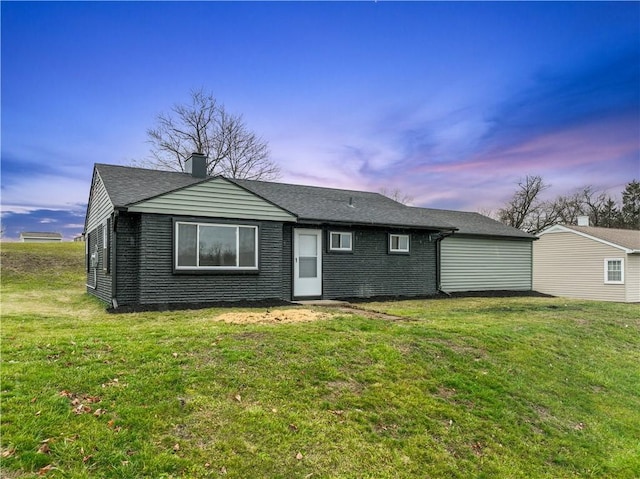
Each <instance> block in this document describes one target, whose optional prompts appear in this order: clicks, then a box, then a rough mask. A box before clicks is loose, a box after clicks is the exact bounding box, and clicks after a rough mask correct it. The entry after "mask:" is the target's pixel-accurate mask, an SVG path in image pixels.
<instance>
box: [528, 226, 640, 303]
mask: <svg viewBox="0 0 640 479" xmlns="http://www.w3.org/2000/svg"><path fill="white" fill-rule="evenodd" d="M539 238H540V239H539V240H538V241H536V242H535V243H534V245H533V289H535V290H536V291H539V292H541V293H546V294H551V295H554V296H566V297H570V298H581V299H595V300H600V301H619V302H640V231H638V230H621V229H613V228H598V227H592V226H573V225H555V226H551V227H550V228H547V229H546V230H544V231H543V232H541V233H540V234H539Z"/></svg>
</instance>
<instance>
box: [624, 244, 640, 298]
mask: <svg viewBox="0 0 640 479" xmlns="http://www.w3.org/2000/svg"><path fill="white" fill-rule="evenodd" d="M625 266H626V269H625V276H626V278H625V283H626V286H627V302H629V303H637V302H640V254H628V255H627V263H626V264H625Z"/></svg>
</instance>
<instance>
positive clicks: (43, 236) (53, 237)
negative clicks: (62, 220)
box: [20, 232, 62, 243]
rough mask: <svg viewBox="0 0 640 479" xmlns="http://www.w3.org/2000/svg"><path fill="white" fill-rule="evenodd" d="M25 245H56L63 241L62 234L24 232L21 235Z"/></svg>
mask: <svg viewBox="0 0 640 479" xmlns="http://www.w3.org/2000/svg"><path fill="white" fill-rule="evenodd" d="M20 241H21V242H23V243H56V242H58V243H59V242H60V241H62V234H61V233H42V232H24V233H20Z"/></svg>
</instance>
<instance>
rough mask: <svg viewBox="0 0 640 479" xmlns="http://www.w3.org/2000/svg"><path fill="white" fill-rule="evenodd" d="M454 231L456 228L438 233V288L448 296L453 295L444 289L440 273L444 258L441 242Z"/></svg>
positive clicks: (439, 291)
mask: <svg viewBox="0 0 640 479" xmlns="http://www.w3.org/2000/svg"><path fill="white" fill-rule="evenodd" d="M454 233H455V230H451V231H449V232H441V233H438V234H437V235H436V290H437V292H438V293H444V294H446V295H447V296H451V295H450V294H449V293H447V292H446V291H443V289H442V275H441V273H440V266H441V263H442V260H441V258H440V255H441V244H440V243H442V240H443V239H445V238H448V237H449V236H453V234H454Z"/></svg>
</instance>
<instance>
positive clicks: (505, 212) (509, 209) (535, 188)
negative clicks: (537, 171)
mask: <svg viewBox="0 0 640 479" xmlns="http://www.w3.org/2000/svg"><path fill="white" fill-rule="evenodd" d="M549 186H550V185H548V184H546V183H545V182H544V181H543V179H542V177H541V176H537V175H535V176H532V175H527V176H526V177H525V178H524V179H522V180H520V181H519V182H518V189H517V190H516V192H515V193H514V194H513V196H512V197H511V199H510V200H509V202H508V203H507V204H506V206H505V207H504V208H500V209H499V210H498V218H499V220H500V221H502V222H503V223H505V224H507V225H509V226H513V227H514V228H518V229H521V230H524V231H527V232H529V233H533V234H535V233H538V232H540V231H542V230H543V229H545V228H546V227H547V226H550V225H552V224H554V223H556V222H557V220H558V216H559V205H557V204H555V203H554V202H545V201H542V200H541V198H540V195H541V193H542V192H543V191H545V190H546V189H547V188H549Z"/></svg>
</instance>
